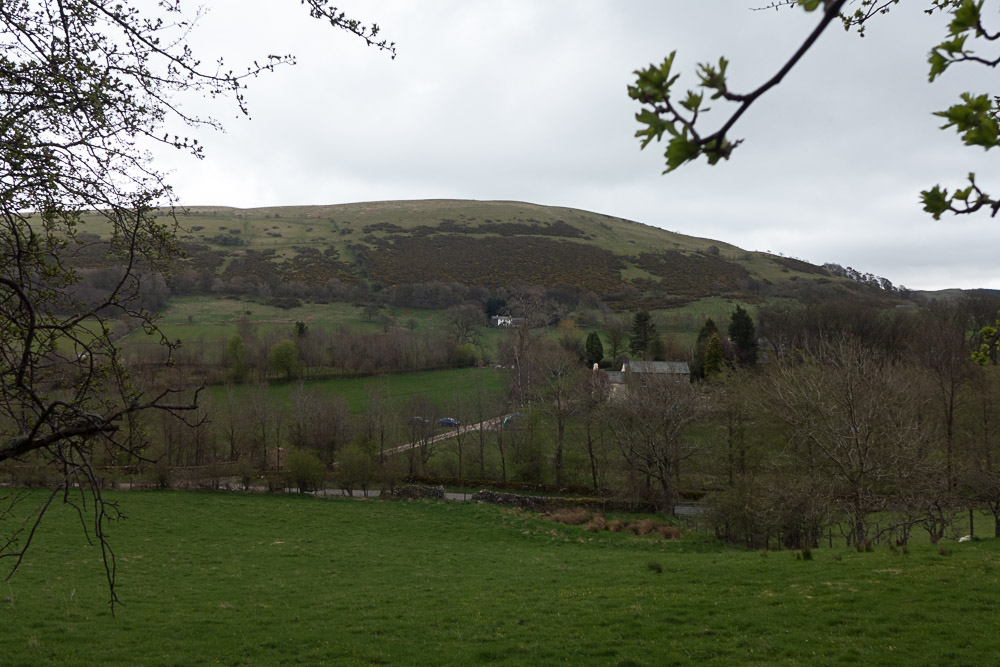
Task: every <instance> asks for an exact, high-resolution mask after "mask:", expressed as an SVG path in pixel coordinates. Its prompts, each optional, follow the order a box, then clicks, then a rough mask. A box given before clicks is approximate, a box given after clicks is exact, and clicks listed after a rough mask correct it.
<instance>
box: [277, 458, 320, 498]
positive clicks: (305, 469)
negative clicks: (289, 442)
mask: <svg viewBox="0 0 1000 667" xmlns="http://www.w3.org/2000/svg"><path fill="white" fill-rule="evenodd" d="M284 475H285V477H284V479H285V483H286V484H287V486H294V487H296V488H298V490H299V493H305V492H306V491H316V490H317V489H319V488H320V487H322V485H323V482H324V481H325V480H326V466H324V465H323V462H322V461H320V460H319V458H317V457H316V455H315V454H313V453H312V452H306V451H303V450H300V449H293V450H291V451H290V452H288V454H287V455H286V456H285V469H284Z"/></svg>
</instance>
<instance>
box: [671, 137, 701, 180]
mask: <svg viewBox="0 0 1000 667" xmlns="http://www.w3.org/2000/svg"><path fill="white" fill-rule="evenodd" d="M700 154H701V147H700V146H699V145H698V142H697V141H693V140H692V139H690V138H689V137H688V133H687V129H685V130H684V132H682V133H681V134H679V135H677V136H675V137H674V138H673V139H671V140H670V143H668V144H667V150H666V153H664V155H665V157H666V158H667V168H666V169H665V170H664V171H663V173H664V174H666V173H669V172H671V171H673V170H674V169H677V167H680V166H681V165H682V164H684V163H685V162H690V161H691V160H694V159H695V158H697V157H698V155H700Z"/></svg>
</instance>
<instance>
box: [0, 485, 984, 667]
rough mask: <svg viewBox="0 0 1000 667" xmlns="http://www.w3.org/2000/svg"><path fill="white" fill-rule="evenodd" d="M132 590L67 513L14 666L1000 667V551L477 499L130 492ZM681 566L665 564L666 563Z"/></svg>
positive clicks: (17, 629)
mask: <svg viewBox="0 0 1000 667" xmlns="http://www.w3.org/2000/svg"><path fill="white" fill-rule="evenodd" d="M115 498H116V499H118V500H120V501H121V503H122V504H123V506H124V508H125V510H126V512H127V513H128V514H129V515H131V516H133V517H135V518H134V519H132V520H129V521H127V522H124V523H122V524H116V525H114V526H112V529H111V536H112V539H113V540H114V545H115V547H116V549H117V552H118V555H119V586H120V588H119V594H120V596H121V598H122V600H123V601H124V602H125V603H126V605H125V606H124V607H121V608H119V609H118V611H117V616H116V617H112V616H111V614H110V613H109V610H108V607H107V604H106V601H107V590H106V588H105V587H104V585H103V583H102V573H101V568H100V563H99V552H98V550H97V548H95V547H88V546H85V545H84V544H83V542H82V539H81V537H80V535H79V528H78V524H77V523H75V518H74V516H73V515H72V514H71V513H70V512H69V511H66V510H64V509H62V508H59V509H57V510H56V511H54V512H53V514H52V515H51V516H50V517H49V518H48V519H47V521H46V524H45V531H44V533H43V534H42V535H41V537H40V538H39V541H38V542H37V544H36V545H35V547H34V550H33V551H32V552H31V555H30V558H29V560H28V561H27V562H26V563H25V565H24V566H23V569H22V571H21V572H19V573H18V574H17V575H16V577H15V578H14V579H13V581H12V582H11V583H9V584H5V585H4V586H3V587H2V588H0V614H2V619H3V632H2V633H0V656H3V659H2V662H3V664H5V665H32V666H34V665H45V664H58V665H87V666H90V665H95V664H101V665H136V664H157V665H202V664H223V665H250V664H252V665H261V664H267V665H271V664H310V665H318V664H330V665H363V664H387V665H420V664H427V665H475V664H510V665H515V664H525V665H548V664H557V663H559V664H567V663H568V664H593V665H669V664H699V665H701V664H710V665H731V664H759V665H764V664H775V663H787V664H821V665H824V664H825V665H833V664H845V665H846V664H857V663H860V662H865V663H870V664H928V665H931V664H933V665H937V664H970V665H974V664H988V663H990V662H991V661H992V660H994V659H995V655H996V654H997V651H998V650H1000V635H998V633H997V632H996V627H997V621H998V617H997V616H998V613H997V611H996V604H995V601H996V599H997V595H998V594H1000V585H998V572H1000V569H998V568H997V567H996V565H994V564H995V563H998V560H1000V544H998V543H997V541H993V540H989V541H981V542H973V543H969V544H963V545H952V552H953V554H952V555H951V556H950V557H944V556H941V555H940V554H939V553H938V551H937V550H936V549H934V548H930V547H918V548H914V549H913V550H912V551H911V554H910V555H908V556H903V555H892V554H889V553H888V552H887V551H880V552H876V553H872V554H857V553H855V552H850V551H837V550H824V549H820V550H814V551H813V556H814V560H811V561H803V560H796V559H795V558H794V556H793V553H792V552H774V553H770V554H767V555H766V556H761V555H760V554H758V553H753V552H749V553H748V552H738V551H724V550H721V549H720V548H718V547H717V546H715V545H714V543H713V542H712V541H711V540H708V539H707V538H696V537H692V536H690V535H688V536H687V537H686V538H685V539H684V540H682V541H680V542H676V543H668V542H662V541H659V540H651V539H648V538H638V537H633V536H629V535H622V534H611V533H599V534H592V533H588V532H586V531H585V530H583V529H582V528H576V527H569V526H562V525H559V524H554V523H551V522H545V521H540V520H537V519H535V518H531V517H528V516H524V515H521V514H516V513H510V512H505V511H503V510H501V509H499V508H496V507H492V506H478V505H473V504H464V503H424V502H378V501H350V500H317V499H314V498H311V497H303V498H300V497H290V496H247V495H235V494H234V495H223V494H216V495H209V494H194V493H187V494H185V493H166V492H164V493H159V492H157V493H138V492H137V493H133V494H117V495H116V496H115ZM657 569H660V570H662V573H658V572H657V571H656V570H657Z"/></svg>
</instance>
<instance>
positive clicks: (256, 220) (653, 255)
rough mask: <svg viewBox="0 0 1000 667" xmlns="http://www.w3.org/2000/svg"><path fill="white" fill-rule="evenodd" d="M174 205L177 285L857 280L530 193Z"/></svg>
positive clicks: (623, 306)
mask: <svg viewBox="0 0 1000 667" xmlns="http://www.w3.org/2000/svg"><path fill="white" fill-rule="evenodd" d="M177 219H178V221H179V223H180V224H181V230H180V232H179V240H180V247H181V249H182V250H183V251H184V253H185V259H183V260H182V261H181V262H180V263H179V265H178V266H177V267H176V271H175V275H174V276H173V277H172V279H171V288H172V290H173V292H174V293H179V294H207V293H216V294H219V293H223V294H225V293H235V294H240V293H247V292H248V291H250V290H252V289H254V288H257V287H259V286H260V285H267V286H268V288H269V289H265V291H270V292H273V293H276V292H277V291H278V289H279V288H280V287H281V286H285V287H288V286H293V287H294V288H295V289H293V290H292V291H293V292H295V293H298V294H300V295H302V296H305V297H306V298H310V297H314V296H316V295H318V294H320V293H321V292H323V291H324V290H327V291H329V290H331V289H333V290H340V291H341V292H343V291H345V290H347V291H350V290H355V292H357V291H359V290H361V291H363V292H369V291H373V292H382V291H385V290H391V289H393V288H398V287H400V286H402V285H414V284H427V283H457V284H460V285H463V286H466V287H474V288H484V289H488V290H495V289H498V288H504V287H510V286H514V285H518V284H527V285H540V286H543V287H547V288H560V289H564V290H570V291H574V292H577V293H578V294H586V293H593V294H595V295H596V296H598V297H599V298H601V299H602V300H603V301H604V302H605V303H607V304H608V305H610V306H611V307H612V308H615V309H617V310H635V309H640V308H644V309H658V308H666V307H672V306H678V305H682V304H684V303H689V302H691V301H695V300H698V299H702V298H705V297H711V296H724V297H738V298H745V299H748V300H753V299H752V297H753V295H756V294H759V293H760V292H761V290H762V289H771V290H772V291H773V289H774V286H776V285H779V286H780V285H782V284H787V285H789V286H792V287H797V288H801V286H802V285H830V284H833V285H842V286H845V287H855V288H856V287H857V283H856V282H855V281H851V280H849V279H846V278H844V277H842V276H834V275H831V274H830V273H829V272H828V271H827V270H826V269H824V268H822V267H818V266H815V265H812V264H809V263H807V262H803V261H800V260H796V259H791V258H787V257H781V256H777V255H772V254H768V253H760V252H749V251H746V250H743V249H741V248H738V247H736V246H733V245H729V244H727V243H724V242H721V241H715V240H710V239H702V238H696V237H692V236H685V235H683V234H676V233H673V232H669V231H666V230H663V229H659V228H656V227H652V226H649V225H644V224H641V223H638V222H634V221H630V220H624V219H621V218H614V217H611V216H606V215H602V214H598V213H591V212H588V211H581V210H577V209H571V208H561V207H552V206H539V205H535V204H527V203H522V202H506V201H467V200H424V201H392V202H367V203H358V204H341V205H334V206H298V207H275V208H257V209H235V208H226V207H219V206H192V207H189V208H186V209H178V211H177ZM82 229H84V230H86V231H88V232H91V233H96V234H97V235H98V236H100V235H101V232H102V231H103V230H102V227H101V222H100V218H99V217H98V216H90V217H86V218H85V225H84V226H83V227H82ZM94 261H95V262H98V263H99V261H100V260H99V259H97V258H96V257H95V258H94Z"/></svg>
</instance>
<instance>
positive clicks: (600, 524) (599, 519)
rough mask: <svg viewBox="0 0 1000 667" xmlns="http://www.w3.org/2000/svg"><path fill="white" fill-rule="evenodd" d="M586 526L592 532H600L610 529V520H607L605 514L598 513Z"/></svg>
mask: <svg viewBox="0 0 1000 667" xmlns="http://www.w3.org/2000/svg"><path fill="white" fill-rule="evenodd" d="M586 528H587V530H589V531H590V532H592V533H599V532H601V531H602V530H607V529H608V522H607V521H605V519H604V517H603V516H601V515H600V514H596V515H594V517H593V518H592V519H591V520H590V521H588V522H587V526H586Z"/></svg>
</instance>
